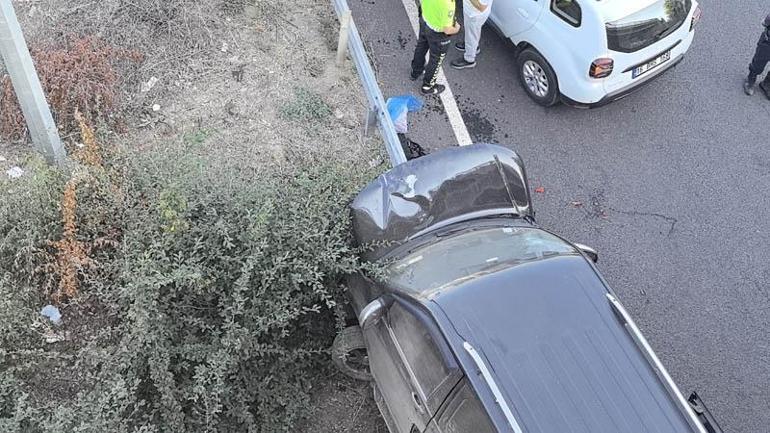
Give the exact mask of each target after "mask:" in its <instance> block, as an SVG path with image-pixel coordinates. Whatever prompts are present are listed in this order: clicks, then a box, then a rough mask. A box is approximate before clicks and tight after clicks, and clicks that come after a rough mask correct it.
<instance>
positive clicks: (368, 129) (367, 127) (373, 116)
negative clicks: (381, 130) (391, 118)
mask: <svg viewBox="0 0 770 433" xmlns="http://www.w3.org/2000/svg"><path fill="white" fill-rule="evenodd" d="M375 126H377V109H376V108H374V107H372V108H370V109H369V110H368V111H367V112H366V119H364V137H368V136H370V135H371V134H372V128H374V127H375Z"/></svg>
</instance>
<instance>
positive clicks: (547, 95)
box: [517, 48, 559, 107]
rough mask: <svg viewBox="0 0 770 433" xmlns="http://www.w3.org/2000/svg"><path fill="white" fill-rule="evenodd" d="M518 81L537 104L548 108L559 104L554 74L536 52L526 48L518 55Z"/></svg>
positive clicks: (546, 62)
mask: <svg viewBox="0 0 770 433" xmlns="http://www.w3.org/2000/svg"><path fill="white" fill-rule="evenodd" d="M517 63H518V66H519V81H520V82H521V86H522V87H523V88H524V91H525V92H527V95H529V97H530V98H532V99H533V100H534V101H535V102H537V103H538V104H540V105H542V106H544V107H550V106H552V105H555V104H556V103H557V102H559V82H558V80H557V79H556V73H555V72H554V71H553V69H552V68H551V65H549V64H548V61H546V60H545V58H543V56H541V55H540V53H538V52H537V51H535V50H533V49H532V48H527V49H525V50H524V51H522V52H521V54H519V57H518V59H517Z"/></svg>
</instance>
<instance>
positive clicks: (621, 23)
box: [607, 0, 692, 53]
mask: <svg viewBox="0 0 770 433" xmlns="http://www.w3.org/2000/svg"><path fill="white" fill-rule="evenodd" d="M691 6H692V0H659V1H657V2H655V3H653V4H652V5H650V6H648V7H646V8H644V9H642V10H640V11H638V12H636V13H633V14H631V15H628V16H627V17H625V18H621V19H619V20H616V21H612V22H609V23H607V44H608V48H609V49H611V50H613V51H621V52H624V53H631V52H634V51H638V50H641V49H642V48H645V47H648V46H650V45H652V44H654V43H656V42H658V41H659V40H661V39H663V38H665V37H666V36H668V35H670V34H671V33H673V32H674V31H676V29H678V28H679V27H680V26H681V25H682V23H684V21H685V20H686V19H687V16H688V15H689V13H690V8H691Z"/></svg>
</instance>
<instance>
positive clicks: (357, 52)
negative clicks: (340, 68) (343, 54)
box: [332, 0, 406, 167]
mask: <svg viewBox="0 0 770 433" xmlns="http://www.w3.org/2000/svg"><path fill="white" fill-rule="evenodd" d="M332 3H333V4H334V10H335V12H337V17H338V18H339V19H340V23H341V25H340V45H342V47H341V48H343V47H344V45H345V44H344V41H345V40H347V46H348V50H349V52H350V57H351V58H352V59H353V63H354V64H355V65H356V70H357V71H358V76H359V77H360V78H361V84H362V85H363V87H364V93H366V98H367V99H368V100H369V115H368V116H367V119H368V121H371V120H372V119H377V125H378V126H379V129H380V133H381V134H382V138H383V140H384V141H385V149H386V150H387V151H388V155H389V156H390V162H391V164H392V165H393V166H394V167H395V166H397V165H399V164H401V163H403V162H406V156H405V155H404V150H403V148H402V147H401V141H400V140H399V139H398V134H396V128H395V127H394V126H393V120H392V119H391V118H390V114H388V110H387V106H386V104H385V98H384V97H383V96H382V91H381V90H380V86H379V84H377V78H376V76H375V75H374V69H372V65H371V63H369V56H367V54H366V49H365V48H364V43H363V41H362V40H361V35H360V34H359V33H358V29H357V28H356V24H355V22H354V21H353V19H352V18H351V15H350V14H351V12H350V8H349V7H348V2H347V0H332Z"/></svg>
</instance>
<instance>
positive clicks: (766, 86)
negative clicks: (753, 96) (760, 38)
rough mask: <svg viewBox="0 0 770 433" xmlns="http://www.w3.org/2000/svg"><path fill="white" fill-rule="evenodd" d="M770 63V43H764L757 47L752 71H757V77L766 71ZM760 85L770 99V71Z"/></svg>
mask: <svg viewBox="0 0 770 433" xmlns="http://www.w3.org/2000/svg"><path fill="white" fill-rule="evenodd" d="M768 63H770V44H762V45H760V47H759V48H758V49H757V54H756V55H755V56H754V60H753V61H752V69H753V71H752V73H753V72H756V75H755V79H756V77H757V76H759V75H760V74H762V72H764V70H765V67H766V66H767V64H768ZM759 87H760V88H761V89H762V91H763V92H764V93H765V96H767V98H768V99H770V72H768V74H767V75H766V76H765V79H764V80H763V81H762V82H761V83H759Z"/></svg>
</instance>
